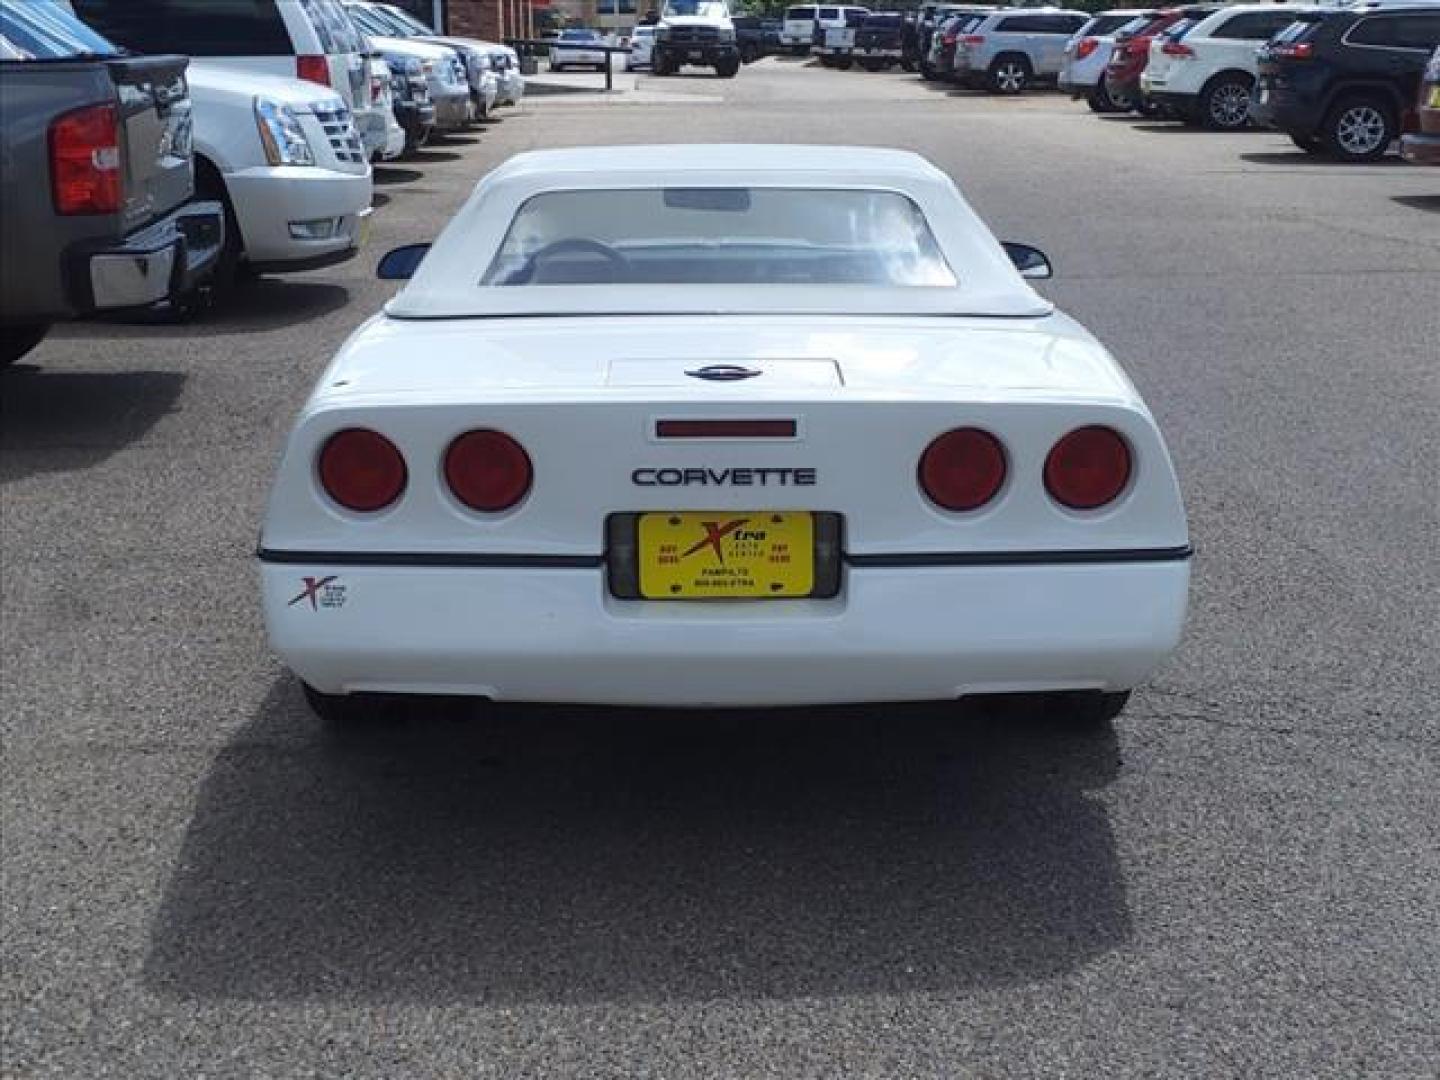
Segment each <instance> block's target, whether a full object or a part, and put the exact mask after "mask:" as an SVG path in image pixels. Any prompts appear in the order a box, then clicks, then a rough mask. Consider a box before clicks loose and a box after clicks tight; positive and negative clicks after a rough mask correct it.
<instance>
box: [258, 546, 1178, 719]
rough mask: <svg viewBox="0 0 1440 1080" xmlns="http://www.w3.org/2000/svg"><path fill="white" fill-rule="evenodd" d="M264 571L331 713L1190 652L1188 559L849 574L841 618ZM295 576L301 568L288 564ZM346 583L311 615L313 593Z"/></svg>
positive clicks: (919, 692)
mask: <svg viewBox="0 0 1440 1080" xmlns="http://www.w3.org/2000/svg"><path fill="white" fill-rule="evenodd" d="M275 557H276V556H274V555H273V553H271V554H268V555H267V554H266V553H262V562H261V567H260V576H261V588H262V599H263V608H264V613H265V621H266V625H267V627H268V630H269V634H270V640H271V643H272V644H273V646H274V648H275V650H276V651H277V652H278V653H279V654H280V656H281V657H283V658H284V660H285V661H286V663H288V664H289V665H290V667H291V668H293V669H294V670H295V672H296V673H297V674H298V675H299V676H300V677H301V678H303V679H304V680H305V681H306V682H308V683H310V684H311V685H313V686H315V687H316V688H317V689H319V690H322V691H325V692H327V693H347V692H390V693H421V694H424V693H436V694H464V695H475V696H482V697H489V698H493V699H496V700H510V701H549V702H583V703H594V704H616V705H661V706H712V705H713V706H763V705H802V704H833V703H841V702H863V701H902V700H912V701H916V700H939V699H953V698H956V697H962V696H964V695H967V694H978V693H1003V692H1015V691H1048V690H1071V689H1073V690H1081V689H1103V690H1123V689H1129V688H1130V687H1133V686H1135V685H1136V684H1137V683H1139V682H1141V681H1143V680H1144V679H1145V678H1146V677H1147V676H1148V675H1149V674H1150V673H1151V671H1153V670H1154V669H1155V667H1156V666H1157V665H1158V664H1159V663H1160V662H1161V661H1162V660H1164V658H1165V657H1166V655H1168V653H1169V652H1170V651H1171V650H1172V649H1173V648H1174V647H1175V645H1176V643H1177V642H1178V641H1179V638H1180V632H1181V628H1182V625H1183V623H1184V619H1185V610H1186V603H1187V594H1188V588H1189V578H1190V566H1189V562H1188V559H1186V558H1183V557H1176V558H1170V559H1166V560H1157V561H1134V562H1114V563H1085V564H1075V565H1061V564H1053V565H1051V564H1045V565H1018V566H1011V565H985V566H926V567H907V566H851V567H849V568H848V569H847V571H846V573H845V578H844V584H843V586H842V589H841V592H840V595H839V596H838V597H837V598H836V599H833V600H792V601H774V602H764V601H760V602H753V601H752V602H725V601H707V602H697V603H691V604H686V603H665V602H649V601H626V600H616V599H614V598H613V597H611V596H610V595H609V593H608V591H607V589H606V583H605V572H604V570H603V569H602V568H601V567H599V566H579V567H575V568H555V567H544V568H534V567H530V568H526V567H436V566H375V565H366V566H355V565H349V564H348V563H347V564H345V565H327V564H325V563H324V562H302V561H286V562H276V561H272V560H273V559H274V558H275ZM284 558H286V559H289V558H290V557H289V556H284ZM325 578H331V580H330V582H329V583H328V584H327V585H324V586H322V587H320V588H319V589H318V590H317V592H316V594H315V602H314V603H313V604H312V602H311V600H310V598H309V597H308V595H307V594H306V584H307V582H306V579H310V580H312V581H313V580H319V579H325Z"/></svg>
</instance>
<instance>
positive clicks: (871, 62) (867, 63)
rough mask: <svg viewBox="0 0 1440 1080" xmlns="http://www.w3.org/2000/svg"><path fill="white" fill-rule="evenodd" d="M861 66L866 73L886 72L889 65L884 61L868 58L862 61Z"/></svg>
mask: <svg viewBox="0 0 1440 1080" xmlns="http://www.w3.org/2000/svg"><path fill="white" fill-rule="evenodd" d="M860 66H861V67H862V68H864V69H865V70H866V71H884V70H885V68H886V66H887V65H886V63H885V61H884V60H879V59H876V58H875V57H870V56H867V57H866V58H865V59H864V60H861V61H860Z"/></svg>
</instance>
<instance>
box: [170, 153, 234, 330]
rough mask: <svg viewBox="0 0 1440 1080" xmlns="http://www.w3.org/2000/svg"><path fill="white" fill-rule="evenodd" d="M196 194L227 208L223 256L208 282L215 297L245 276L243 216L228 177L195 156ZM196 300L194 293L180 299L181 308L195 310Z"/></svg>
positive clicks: (210, 163)
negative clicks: (233, 200) (239, 215)
mask: <svg viewBox="0 0 1440 1080" xmlns="http://www.w3.org/2000/svg"><path fill="white" fill-rule="evenodd" d="M195 195H196V197H197V198H200V199H209V200H213V201H215V202H218V203H219V204H220V205H221V206H223V207H224V208H225V243H224V245H223V246H222V247H221V248H220V257H219V258H217V259H216V260H215V271H214V273H213V274H211V276H210V281H209V282H208V287H209V290H210V292H211V294H212V296H213V297H215V298H217V299H218V298H224V297H226V296H228V295H229V294H230V293H232V292H234V290H235V286H236V285H237V284H238V283H239V282H240V281H241V279H242V278H243V277H244V276H245V273H244V269H245V268H244V259H245V238H244V237H243V236H242V235H241V233H240V219H239V218H237V217H236V216H235V206H234V204H233V203H231V201H230V192H229V191H228V190H227V189H226V187H225V178H224V177H223V176H221V175H220V170H219V169H218V168H217V167H216V166H215V164H214V163H213V162H211V161H210V160H209V159H208V158H202V157H196V159H195ZM194 300H195V297H194V294H193V293H191V294H190V295H189V296H186V297H179V298H177V302H178V306H179V307H181V308H187V309H190V310H191V311H193V310H196V307H195V304H194Z"/></svg>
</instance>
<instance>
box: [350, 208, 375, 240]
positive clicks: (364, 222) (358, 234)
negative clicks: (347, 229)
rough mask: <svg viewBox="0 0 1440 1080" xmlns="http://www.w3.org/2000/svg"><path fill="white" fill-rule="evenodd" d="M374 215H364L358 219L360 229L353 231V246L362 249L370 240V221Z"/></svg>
mask: <svg viewBox="0 0 1440 1080" xmlns="http://www.w3.org/2000/svg"><path fill="white" fill-rule="evenodd" d="M372 217H374V214H366V215H365V216H364V217H362V218H361V219H360V227H359V228H358V229H356V230H355V246H356V247H357V248H363V247H364V246H365V245H366V243H367V242H368V241H369V240H370V219H371V218H372Z"/></svg>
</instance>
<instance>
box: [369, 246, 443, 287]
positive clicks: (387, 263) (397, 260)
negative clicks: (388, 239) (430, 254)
mask: <svg viewBox="0 0 1440 1080" xmlns="http://www.w3.org/2000/svg"><path fill="white" fill-rule="evenodd" d="M429 250H430V245H429V244H406V245H405V246H404V247H398V248H394V249H393V250H390V251H387V252H386V253H385V254H384V255H383V256H382V257H381V259H380V265H379V266H377V267H376V268H375V276H376V277H378V278H379V279H380V280H381V281H409V280H410V279H411V278H412V277H414V276H415V271H416V270H419V269H420V263H421V262H422V261H423V260H424V258H425V253H426V252H427V251H429Z"/></svg>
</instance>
